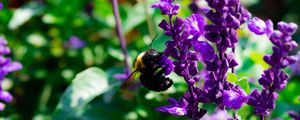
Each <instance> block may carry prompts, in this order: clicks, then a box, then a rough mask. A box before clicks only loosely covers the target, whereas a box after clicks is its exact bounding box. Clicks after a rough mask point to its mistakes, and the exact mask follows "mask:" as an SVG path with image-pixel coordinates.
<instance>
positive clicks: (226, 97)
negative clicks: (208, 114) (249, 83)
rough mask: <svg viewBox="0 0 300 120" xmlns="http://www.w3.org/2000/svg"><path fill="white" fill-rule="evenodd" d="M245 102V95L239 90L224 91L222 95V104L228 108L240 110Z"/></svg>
mask: <svg viewBox="0 0 300 120" xmlns="http://www.w3.org/2000/svg"><path fill="white" fill-rule="evenodd" d="M246 100H247V94H246V93H245V92H244V91H243V90H242V89H241V88H240V87H238V89H236V90H225V91H223V93H222V103H223V105H225V106H226V107H228V108H233V109H236V110H237V109H240V108H241V107H242V105H243V103H244V102H245V101H246Z"/></svg>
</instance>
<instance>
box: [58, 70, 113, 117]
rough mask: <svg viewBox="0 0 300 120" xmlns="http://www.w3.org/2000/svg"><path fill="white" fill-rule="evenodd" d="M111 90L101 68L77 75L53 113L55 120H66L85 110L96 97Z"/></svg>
mask: <svg viewBox="0 0 300 120" xmlns="http://www.w3.org/2000/svg"><path fill="white" fill-rule="evenodd" d="M108 88H109V85H108V79H107V76H106V74H105V72H104V71H103V70H101V69H99V68H95V67H92V68H89V69H87V70H85V71H83V72H81V73H79V74H77V75H76V77H75V79H74V80H73V82H72V83H71V85H70V86H69V87H68V88H67V90H66V91H65V92H64V93H63V95H62V96H61V98H60V100H59V103H58V105H57V106H56V109H55V111H54V113H53V119H54V120H64V119H66V118H68V117H69V116H72V114H74V113H76V111H78V110H80V109H81V108H83V107H84V106H85V105H86V104H88V103H89V102H90V101H91V100H93V99H94V98H95V97H96V96H99V95H100V94H103V93H104V92H106V91H107V90H108Z"/></svg>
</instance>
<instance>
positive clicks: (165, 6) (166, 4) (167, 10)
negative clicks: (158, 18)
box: [152, 0, 180, 15]
mask: <svg viewBox="0 0 300 120" xmlns="http://www.w3.org/2000/svg"><path fill="white" fill-rule="evenodd" d="M172 2H173V0H160V1H159V2H156V3H154V4H153V5H152V8H159V9H160V10H161V14H162V15H177V13H178V10H179V7H180V6H179V4H174V5H173V4H172Z"/></svg>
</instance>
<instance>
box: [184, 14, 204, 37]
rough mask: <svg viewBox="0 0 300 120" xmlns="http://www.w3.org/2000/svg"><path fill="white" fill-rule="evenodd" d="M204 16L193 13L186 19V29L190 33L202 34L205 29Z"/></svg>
mask: <svg viewBox="0 0 300 120" xmlns="http://www.w3.org/2000/svg"><path fill="white" fill-rule="evenodd" d="M204 24H205V22H204V18H203V17H202V16H201V15H199V14H192V15H191V16H189V17H188V18H187V19H186V21H185V29H184V30H186V31H187V32H188V33H189V34H190V35H201V34H202V33H203V30H204Z"/></svg>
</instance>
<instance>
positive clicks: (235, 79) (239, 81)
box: [227, 72, 251, 93]
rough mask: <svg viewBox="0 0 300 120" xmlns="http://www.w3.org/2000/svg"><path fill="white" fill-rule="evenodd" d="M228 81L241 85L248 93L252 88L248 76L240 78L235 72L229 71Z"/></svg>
mask: <svg viewBox="0 0 300 120" xmlns="http://www.w3.org/2000/svg"><path fill="white" fill-rule="evenodd" d="M227 81H228V82H230V83H233V84H236V85H239V86H241V87H242V88H243V90H245V92H246V93H250V90H251V89H250V85H249V82H248V79H247V78H245V77H242V78H240V79H238V77H237V75H236V74H233V73H230V72H229V73H228V76H227Z"/></svg>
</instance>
